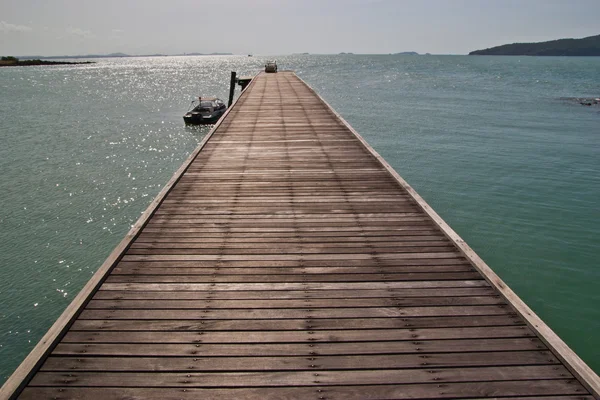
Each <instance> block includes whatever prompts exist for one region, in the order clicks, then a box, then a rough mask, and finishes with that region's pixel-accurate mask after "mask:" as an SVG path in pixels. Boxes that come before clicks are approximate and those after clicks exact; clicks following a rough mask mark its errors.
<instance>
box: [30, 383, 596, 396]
mask: <svg viewBox="0 0 600 400" xmlns="http://www.w3.org/2000/svg"><path fill="white" fill-rule="evenodd" d="M584 393H585V389H584V388H583V387H582V386H581V385H580V384H579V383H578V382H577V381H576V380H572V379H561V380H520V381H492V382H479V383H475V382H468V383H454V382H450V383H434V384H407V385H348V386H338V387H332V386H330V387H325V386H319V384H318V383H315V385H314V386H312V387H311V386H305V387H283V388H282V387H270V388H243V389H194V388H186V389H181V388H106V387H103V388H80V387H67V386H57V387H31V388H27V390H26V391H25V392H24V393H23V396H22V397H21V398H23V399H26V400H28V399H35V400H37V399H40V398H53V399H61V400H66V399H101V400H117V399H119V400H122V399H124V398H126V399H129V400H146V399H148V400H189V399H190V400H191V399H199V398H200V399H203V400H221V399H247V400H276V399H290V400H304V399H312V398H316V399H319V398H323V399H346V400H364V399H424V400H426V399H432V398H439V399H453V398H495V399H501V398H510V399H517V398H518V397H517V396H527V397H526V398H527V399H528V400H531V399H536V398H538V399H541V400H548V399H552V400H558V399H565V400H589V399H591V398H593V397H591V396H586V395H585V394H584ZM548 395H550V396H552V397H532V396H548ZM555 395H558V396H562V397H554V396H555Z"/></svg>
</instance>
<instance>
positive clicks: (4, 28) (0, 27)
mask: <svg viewBox="0 0 600 400" xmlns="http://www.w3.org/2000/svg"><path fill="white" fill-rule="evenodd" d="M32 30H33V29H32V28H31V27H29V26H25V25H15V24H9V23H8V22H6V21H0V32H31V31H32Z"/></svg>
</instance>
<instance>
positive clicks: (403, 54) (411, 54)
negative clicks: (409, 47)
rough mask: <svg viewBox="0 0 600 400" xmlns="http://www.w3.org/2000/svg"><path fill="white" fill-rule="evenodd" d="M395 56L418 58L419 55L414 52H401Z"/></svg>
mask: <svg viewBox="0 0 600 400" xmlns="http://www.w3.org/2000/svg"><path fill="white" fill-rule="evenodd" d="M394 55H396V56H418V55H419V53H417V52H416V51H403V52H402V53H395V54H394Z"/></svg>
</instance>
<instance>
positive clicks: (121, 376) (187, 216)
mask: <svg viewBox="0 0 600 400" xmlns="http://www.w3.org/2000/svg"><path fill="white" fill-rule="evenodd" d="M200 150H201V151H200ZM136 226H137V227H136V229H135V230H134V231H133V233H132V234H130V235H129V236H128V237H127V238H126V239H125V240H124V242H123V243H122V245H121V247H119V248H117V249H116V250H115V253H113V256H111V258H109V259H108V260H107V262H106V263H105V264H104V266H103V268H102V269H101V272H99V274H100V275H98V276H95V278H94V279H96V280H95V283H94V284H93V285H91V286H90V287H88V288H87V289H86V290H85V291H84V294H83V295H82V296H83V298H82V299H80V301H79V302H77V303H74V305H72V306H71V308H72V310H71V313H70V314H67V315H66V316H65V317H64V318H63V320H62V322H61V323H62V325H61V328H60V329H61V330H62V331H61V332H62V333H60V334H56V333H55V334H54V336H52V337H51V340H50V342H51V343H48V344H47V345H45V347H44V349H45V350H44V351H45V353H44V354H43V357H41V356H40V354H38V361H37V363H36V365H35V366H32V365H31V363H29V364H27V365H25V367H22V368H30V371H29V372H26V373H25V374H23V372H20V373H19V375H16V377H20V379H22V382H17V381H16V380H14V379H13V380H12V383H11V384H10V385H9V387H7V388H6V389H3V390H4V391H3V392H2V394H3V395H4V394H7V395H6V397H8V395H9V393H12V392H11V391H14V390H15V388H17V387H18V386H19V385H21V387H24V390H23V391H22V393H21V396H20V398H23V399H31V398H35V399H40V398H42V399H43V398H56V399H70V398H89V399H96V398H101V399H102V400H108V399H123V398H127V399H142V398H143V399H171V398H172V399H175V398H176V399H185V398H203V399H212V398H215V399H216V398H219V399H222V398H245V399H255V398H256V399H280V398H286V399H287V398H289V399H369V398H372V399H375V398H390V399H391V398H414V399H432V398H519V397H522V398H525V397H526V398H530V399H532V398H536V397H537V398H540V399H543V398H545V397H546V398H553V399H558V398H564V399H569V400H574V399H575V398H577V399H586V400H588V399H591V398H593V395H597V392H595V390H596V389H595V386H594V385H595V383H594V382H595V381H594V379H596V378H597V377H596V378H594V377H593V376H591V375H589V374H588V375H586V374H585V370H582V369H581V368H580V366H579V364H578V361H577V360H575V359H572V358H570V357H566V356H565V354H567V353H565V352H563V351H562V350H561V347H560V346H559V345H557V342H556V340H555V338H554V337H553V336H552V335H550V336H545V334H546V330H545V328H543V329H540V327H539V324H538V322H537V321H534V323H533V324H532V321H533V320H532V319H531V318H530V317H529V316H527V315H524V308H523V307H522V304H521V303H520V301H517V300H516V299H515V298H514V297H513V296H512V295H511V293H512V292H508V291H507V290H505V289H504V287H503V286H502V285H503V284H499V281H498V280H497V279H496V277H495V275H492V274H490V273H489V271H488V270H487V269H486V267H487V266H485V265H484V266H482V264H481V263H483V261H481V260H480V259H478V258H477V257H475V256H474V253H472V250H470V249H468V248H467V247H465V246H466V244H464V243H463V242H462V241H461V240H460V238H458V236H456V235H455V234H454V233H453V232H451V231H450V230H449V228H448V227H447V225H445V223H443V221H441V219H440V218H439V216H437V214H435V213H434V212H433V210H431V209H430V207H429V206H427V205H426V203H425V202H424V201H423V200H422V199H421V198H420V197H419V196H418V195H417V194H416V192H414V190H412V188H410V186H408V185H407V184H406V182H404V181H403V180H402V179H401V178H400V177H399V176H398V175H397V174H396V173H395V172H394V171H393V170H392V169H391V168H390V167H389V165H387V164H386V163H385V161H384V160H383V159H381V157H380V156H379V155H377V153H375V152H374V151H373V150H372V149H371V148H370V147H369V146H368V145H367V144H366V142H364V140H363V139H362V138H361V137H360V136H359V135H358V134H357V133H356V132H354V131H353V130H352V128H351V127H350V126H349V125H347V123H346V122H345V121H344V120H343V119H342V118H341V117H340V116H339V115H337V114H336V113H335V111H333V110H332V109H331V108H330V107H329V106H328V105H327V104H326V103H325V102H324V101H323V100H322V99H321V98H320V97H319V96H318V95H317V94H316V93H315V92H314V91H313V90H312V89H311V88H310V87H308V86H307V85H306V84H305V83H304V82H302V81H301V80H300V79H299V78H298V77H297V76H295V75H294V74H293V73H291V72H279V73H277V74H259V75H258V76H257V77H256V78H255V79H254V80H253V81H252V83H251V85H250V86H249V87H248V88H247V89H246V90H245V91H244V92H243V94H242V95H241V96H240V98H239V99H238V100H237V102H236V103H235V105H234V106H233V107H231V108H230V109H229V110H228V113H227V115H226V117H225V118H223V119H222V120H221V121H220V122H219V124H218V125H217V126H216V127H215V129H213V130H212V131H211V134H210V135H209V137H208V138H207V140H206V141H205V142H204V143H203V144H202V146H201V147H200V148H199V149H197V150H196V152H194V154H193V156H192V157H191V158H190V160H189V161H188V162H187V163H186V164H185V165H184V167H182V169H181V170H180V171H179V172H178V174H177V175H176V176H175V177H174V178H173V180H172V181H171V182H170V184H169V186H168V190H167V189H166V190H165V191H164V192H163V193H162V194H161V196H160V197H159V198H157V200H155V202H154V203H153V205H152V206H151V208H150V209H149V211H147V212H146V214H145V217H144V218H143V219H142V220H141V222H140V223H138V224H137V225H136ZM67 320H68V321H67ZM536 324H538V325H536ZM544 326H545V325H544ZM38 353H39V352H38ZM567 355H568V354H567ZM572 361H574V362H575V365H573V364H572ZM22 371H23V369H22ZM581 371H583V372H584V373H582V372H581ZM573 372H574V373H575V376H574V375H573ZM16 377H15V379H16ZM28 377H32V379H31V380H29V378H28ZM11 379H12V378H11ZM25 384H27V386H26V387H25ZM15 385H16V386H15ZM590 391H591V392H590ZM17 394H18V393H17ZM0 397H1V396H0ZM15 397H16V395H15Z"/></svg>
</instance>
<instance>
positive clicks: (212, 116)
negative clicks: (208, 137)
mask: <svg viewBox="0 0 600 400" xmlns="http://www.w3.org/2000/svg"><path fill="white" fill-rule="evenodd" d="M226 110H227V106H226V105H225V103H224V102H223V100H221V99H217V98H216V97H198V100H194V101H192V105H191V106H190V109H189V110H188V112H187V113H186V114H185V115H184V116H183V120H184V121H185V123H186V124H194V125H200V124H214V123H215V122H217V121H218V120H219V118H221V116H222V115H223V114H225V111H226Z"/></svg>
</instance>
